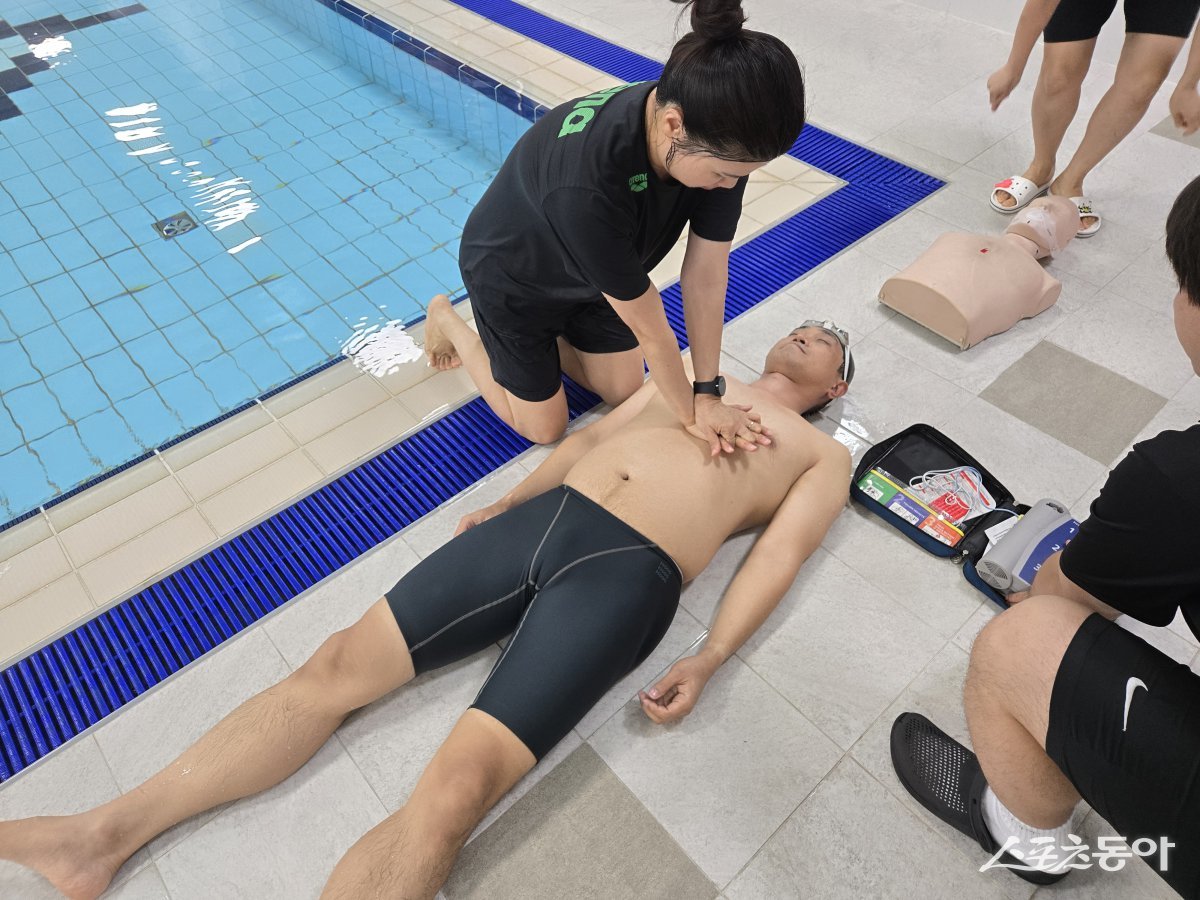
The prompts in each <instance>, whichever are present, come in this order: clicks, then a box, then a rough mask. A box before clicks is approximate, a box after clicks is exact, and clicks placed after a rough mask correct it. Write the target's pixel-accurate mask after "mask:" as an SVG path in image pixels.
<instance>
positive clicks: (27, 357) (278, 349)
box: [0, 0, 528, 524]
mask: <svg viewBox="0 0 1200 900" xmlns="http://www.w3.org/2000/svg"><path fill="white" fill-rule="evenodd" d="M267 2H268V3H269V4H270V5H273V6H278V8H279V10H280V11H281V12H285V13H286V14H287V15H288V17H289V18H290V19H291V20H292V21H285V20H284V19H283V18H279V17H277V15H276V14H275V12H273V11H272V10H271V9H269V8H268V6H267V5H260V4H259V3H256V2H254V0H189V2H188V3H186V4H181V3H176V2H173V0H148V2H146V3H145V5H144V6H143V5H141V4H138V5H135V6H131V7H124V8H119V7H117V6H116V5H115V4H113V3H104V2H95V0H6V2H5V3H4V4H3V7H2V9H3V13H0V15H2V16H3V19H4V20H6V22H5V21H0V89H2V90H3V91H4V93H3V94H0V249H2V250H3V253H2V254H0V400H2V405H0V524H3V523H4V522H5V521H9V520H11V519H12V518H14V517H17V516H20V515H21V514H23V513H25V512H26V511H27V510H30V509H34V508H37V507H38V506H40V505H43V504H45V503H47V502H49V501H51V500H53V498H55V497H56V496H61V495H62V494H63V493H64V492H67V491H70V490H71V489H72V488H73V487H75V486H77V485H80V484H81V483H84V482H88V481H89V480H91V479H94V478H96V477H97V476H99V475H102V474H103V473H104V472H106V471H110V470H112V469H113V468H115V467H119V466H121V465H122V464H124V463H126V462H128V461H130V460H132V459H136V458H138V457H140V456H142V455H144V454H145V453H146V452H147V451H152V450H154V449H155V448H157V447H160V446H162V445H163V444H164V443H167V442H169V441H170V440H171V439H173V438H175V437H177V436H179V435H181V434H183V433H185V432H188V431H190V430H192V429H194V428H197V427H198V426H201V425H204V424H205V423H207V422H210V421H212V420H213V419H214V418H217V417H219V416H221V415H222V414H223V413H226V412H228V411H230V410H233V409H236V408H238V407H240V406H242V405H244V404H245V403H246V402H247V401H252V400H253V399H254V398H256V397H259V396H260V395H262V394H263V393H265V392H267V391H270V390H271V389H272V388H275V387H277V386H279V385H281V384H285V383H287V382H289V381H291V380H294V379H295V378H296V377H297V376H298V375H301V374H303V373H305V372H307V371H310V370H312V369H313V368H314V367H318V366H320V365H322V364H324V363H326V362H327V361H328V360H330V359H331V358H333V357H336V356H337V354H338V353H339V351H340V349H341V348H342V347H343V345H345V344H346V342H347V341H348V340H349V339H350V338H351V337H352V336H354V335H355V334H361V333H362V331H363V330H364V329H367V328H370V327H372V326H379V325H381V324H383V323H386V322H395V321H399V322H402V323H411V322H412V321H414V320H416V319H419V318H420V317H421V316H422V315H423V314H424V311H423V307H424V304H425V302H426V301H427V300H428V298H429V297H430V296H432V295H433V294H434V293H437V292H447V293H451V294H453V293H455V292H458V291H461V281H460V276H459V273H458V267H457V262H456V260H457V248H458V239H459V237H460V235H461V230H462V224H463V222H464V221H465V219H466V215H467V213H468V211H469V210H470V208H471V206H472V205H473V204H474V202H475V201H476V200H477V199H478V197H479V196H480V195H481V194H482V192H483V190H484V188H485V187H486V185H487V183H488V182H489V181H490V179H491V177H492V175H493V174H494V172H495V169H496V167H497V166H498V164H499V162H500V160H501V159H502V158H503V156H504V153H505V152H506V151H507V149H508V147H510V146H511V144H512V142H513V141H515V140H516V138H517V137H518V136H519V135H520V133H521V132H522V131H523V130H524V128H526V127H527V126H528V122H527V121H526V120H525V119H524V118H522V117H521V116H519V115H517V114H516V113H514V112H512V111H510V110H508V109H506V108H505V107H503V106H501V105H499V104H497V103H495V102H494V101H491V100H489V99H488V98H486V97H484V96H483V95H480V94H476V93H475V92H472V91H469V90H468V89H466V88H465V87H462V86H460V85H459V83H458V82H457V81H455V80H454V79H452V78H449V77H448V76H446V75H444V74H442V73H441V72H438V71H435V70H434V69H432V68H430V67H429V66H426V65H424V64H423V63H422V62H421V61H420V60H417V59H413V58H412V57H410V56H408V55H406V54H402V53H400V52H399V51H397V50H396V49H395V48H393V47H392V46H391V45H390V44H389V43H388V42H386V41H384V40H382V39H380V38H379V37H377V36H375V35H373V34H371V33H370V32H368V31H367V30H366V29H364V28H361V27H358V26H356V25H353V24H351V23H348V22H346V20H345V19H344V18H343V17H341V16H339V15H337V14H336V13H334V12H332V11H330V10H328V9H326V8H325V7H324V6H322V5H321V4H319V3H317V2H316V0H288V2H286V3H285V2H280V0H267ZM52 17H61V18H52ZM39 21H40V22H41V23H42V24H40V25H39V24H38V22H39ZM5 25H7V26H8V27H5ZM14 29H15V33H14ZM314 38H319V39H320V40H319V42H318V40H316V39H314ZM350 60H353V61H354V62H353V63H351V62H350ZM368 73H370V74H368ZM381 74H382V75H383V78H382V83H381V81H377V80H374V79H376V78H379V76H380V75H381ZM435 119H436V120H437V121H434V120H435ZM180 213H186V214H187V217H189V218H190V220H191V221H192V222H194V223H196V227H194V228H191V230H186V229H187V228H188V227H189V222H188V219H187V218H184V219H177V218H176V217H177V215H178V214H180ZM164 221H167V222H168V223H169V224H167V225H165V226H164V227H165V230H166V232H167V233H169V234H175V235H176V236H174V237H171V238H164V237H163V236H162V232H161V230H159V229H156V227H155V223H160V222H164Z"/></svg>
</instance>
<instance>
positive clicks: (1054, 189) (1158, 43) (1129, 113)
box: [1038, 34, 1184, 228]
mask: <svg viewBox="0 0 1200 900" xmlns="http://www.w3.org/2000/svg"><path fill="white" fill-rule="evenodd" d="M1183 45H1184V39H1183V38H1177V37H1170V36H1169V35H1164V34H1130V35H1128V36H1127V37H1126V38H1125V45H1124V46H1123V47H1122V48H1121V59H1120V60H1119V61H1118V63H1117V74H1116V76H1115V78H1114V79H1113V84H1112V87H1110V88H1109V89H1108V91H1107V92H1106V93H1105V94H1104V97H1103V98H1102V99H1101V100H1100V102H1099V103H1098V104H1097V105H1096V109H1095V111H1094V112H1093V113H1092V117H1091V119H1089V120H1088V127H1087V131H1086V132H1085V133H1084V135H1083V141H1082V142H1081V143H1080V145H1079V149H1078V150H1076V151H1075V155H1074V156H1073V157H1072V158H1071V162H1070V164H1069V165H1068V166H1067V167H1066V168H1065V169H1063V170H1062V172H1061V173H1060V174H1059V176H1058V178H1056V179H1055V180H1054V184H1053V185H1051V187H1050V191H1051V193H1053V194H1058V195H1059V196H1062V197H1081V196H1083V195H1084V190H1083V180H1084V179H1085V178H1086V177H1087V176H1088V174H1089V173H1090V172H1091V171H1092V169H1094V168H1096V166H1097V165H1098V164H1099V162H1100V161H1101V160H1102V159H1104V157H1106V156H1108V154H1109V153H1111V152H1112V150H1113V148H1114V147H1116V146H1117V144H1119V143H1121V141H1123V140H1124V139H1125V137H1126V136H1127V135H1128V134H1129V132H1131V131H1132V130H1133V126H1135V125H1136V124H1137V123H1138V122H1140V121H1141V119H1142V116H1144V115H1145V114H1146V110H1147V109H1149V108H1150V101H1151V100H1153V99H1154V95H1155V93H1156V92H1157V91H1158V89H1159V88H1160V87H1162V85H1163V82H1164V81H1166V79H1167V74H1168V73H1169V72H1170V71H1171V65H1172V64H1173V63H1174V62H1175V57H1177V56H1178V55H1179V51H1180V50H1182V49H1183ZM1038 183H1039V184H1041V182H1038ZM1095 221H1096V220H1095V218H1094V217H1092V216H1087V217H1085V218H1084V220H1083V227H1084V228H1087V227H1089V226H1090V225H1091V224H1092V223H1093V222H1095Z"/></svg>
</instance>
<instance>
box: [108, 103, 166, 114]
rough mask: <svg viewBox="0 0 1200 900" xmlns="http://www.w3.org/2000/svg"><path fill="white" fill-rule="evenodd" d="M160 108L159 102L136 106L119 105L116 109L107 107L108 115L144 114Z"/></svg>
mask: <svg viewBox="0 0 1200 900" xmlns="http://www.w3.org/2000/svg"><path fill="white" fill-rule="evenodd" d="M156 109H158V104H157V103H139V104H137V105H136V106H118V107H116V108H115V109H106V110H105V111H104V114H105V115H106V116H144V115H145V114H146V113H152V112H154V111H155V110H156Z"/></svg>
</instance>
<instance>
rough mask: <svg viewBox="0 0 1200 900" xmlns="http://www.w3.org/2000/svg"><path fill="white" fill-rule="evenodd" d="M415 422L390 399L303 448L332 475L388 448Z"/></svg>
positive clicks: (410, 415)
mask: <svg viewBox="0 0 1200 900" xmlns="http://www.w3.org/2000/svg"><path fill="white" fill-rule="evenodd" d="M416 424H417V419H416V418H415V417H414V416H413V415H412V414H410V413H409V411H408V410H407V409H405V408H404V407H403V406H401V405H400V404H399V403H397V402H395V401H394V400H390V399H389V400H388V402H386V403H381V404H379V405H378V406H376V407H375V408H374V409H369V410H367V411H366V412H364V413H362V414H361V415H359V416H356V417H355V418H353V419H351V420H350V421H349V422H346V423H345V424H343V425H340V426H339V427H338V428H335V429H334V430H333V431H330V432H328V433H327V434H323V435H321V437H319V438H317V439H316V440H315V441H313V442H312V443H310V444H309V445H308V446H307V448H306V449H307V451H308V453H309V455H310V456H312V458H313V459H314V460H316V463H317V465H319V466H320V467H321V468H322V469H324V470H325V472H326V473H327V474H333V473H334V472H338V471H341V470H342V469H344V468H345V467H346V466H348V465H350V464H351V463H355V462H358V461H360V460H363V459H366V458H368V457H370V456H373V455H374V454H375V453H376V452H377V451H379V450H381V449H383V448H385V447H390V446H391V445H392V444H394V443H396V442H397V441H399V440H400V438H401V437H403V436H404V433H405V432H406V431H408V430H409V429H410V428H413V427H414V426H416Z"/></svg>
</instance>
